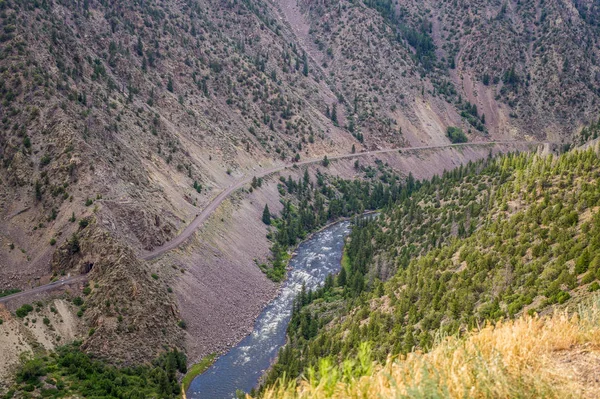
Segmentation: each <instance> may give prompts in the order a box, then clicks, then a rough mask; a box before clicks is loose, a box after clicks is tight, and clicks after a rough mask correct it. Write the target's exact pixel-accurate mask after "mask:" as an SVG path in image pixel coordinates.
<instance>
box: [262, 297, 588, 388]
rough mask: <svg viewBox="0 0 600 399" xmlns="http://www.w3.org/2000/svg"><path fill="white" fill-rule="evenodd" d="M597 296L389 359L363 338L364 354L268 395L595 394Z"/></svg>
mask: <svg viewBox="0 0 600 399" xmlns="http://www.w3.org/2000/svg"><path fill="white" fill-rule="evenodd" d="M599 298H600V297H595V298H594V299H593V300H591V301H590V302H588V303H587V304H585V305H583V306H580V308H579V309H578V312H577V313H575V314H573V313H571V314H569V313H567V312H566V311H560V312H559V311H557V312H555V313H554V314H553V315H552V316H547V317H537V316H536V317H530V316H524V317H522V318H520V319H517V320H513V321H506V322H499V323H497V324H496V325H494V326H491V325H490V326H487V327H485V328H482V329H480V330H478V331H473V332H471V333H469V334H468V335H467V336H465V337H463V338H454V337H451V338H447V339H444V340H443V341H442V342H440V343H439V344H437V345H436V346H435V347H434V348H433V349H432V350H431V351H430V352H429V353H426V354H421V353H410V354H409V355H408V356H407V357H406V358H405V359H402V360H401V359H388V361H387V363H386V364H385V365H384V366H381V365H377V364H374V363H372V362H370V360H369V353H368V352H369V351H368V347H367V346H366V345H363V347H361V351H360V355H359V356H358V359H355V360H347V361H345V362H344V363H343V364H342V365H340V366H338V365H335V366H334V365H333V364H332V363H331V361H329V360H322V361H321V362H320V365H319V367H318V369H317V370H311V371H310V372H309V375H308V376H307V377H306V378H305V379H303V380H302V381H301V382H300V383H296V381H289V380H288V381H282V380H280V382H279V383H278V384H277V385H275V386H273V387H271V388H269V389H267V390H266V392H265V393H264V396H263V397H264V398H267V399H275V398H277V399H291V398H459V397H460V398H573V397H590V398H592V397H596V398H597V397H600V384H599V383H598V382H595V383H594V382H593V381H594V379H593V378H592V379H589V378H588V375H586V374H589V373H590V372H593V373H595V374H596V376H597V375H598V373H599V370H598V366H597V365H598V363H597V362H598V359H600V355H599V354H600V300H599ZM586 359H587V362H586ZM593 359H595V360H593ZM586 364H588V365H590V364H591V365H592V369H591V370H585V365H586ZM594 364H595V366H596V367H595V368H593V365H594ZM586 381H587V382H586Z"/></svg>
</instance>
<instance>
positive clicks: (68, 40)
mask: <svg viewBox="0 0 600 399" xmlns="http://www.w3.org/2000/svg"><path fill="white" fill-rule="evenodd" d="M525 3H526V4H525ZM598 14H599V10H598V6H597V4H595V3H594V2H593V1H592V0H589V1H585V0H580V1H567V0H546V1H542V2H516V3H515V2H499V1H492V0H488V1H483V0H482V1H477V2H466V1H453V2H447V1H433V0H430V1H425V2H422V1H418V2H417V1H412V0H411V1H406V2H402V3H401V4H394V3H392V2H385V1H383V2H378V1H366V2H361V1H353V2H349V1H345V0H342V1H339V2H330V1H325V2H314V3H313V2H310V1H308V2H307V1H300V2H296V1H294V0H281V1H280V2H266V1H262V0H247V1H241V2H238V1H204V0H198V1H195V0H188V1H174V0H165V1H158V0H144V1H122V0H84V1H77V2H73V1H63V0H26V1H16V0H0V21H1V22H0V26H1V29H2V30H1V32H0V43H1V45H0V102H1V106H0V161H1V162H0V182H1V184H0V220H2V222H1V223H0V259H2V261H1V263H0V266H1V267H0V281H1V284H2V286H0V290H5V289H12V288H15V289H26V288H29V287H32V286H37V285H40V284H44V283H47V282H49V281H50V280H51V279H53V278H57V277H59V276H60V275H62V274H64V275H69V274H71V275H73V274H79V273H82V272H83V273H86V272H90V271H91V275H90V278H91V280H92V281H93V284H94V285H92V287H91V288H92V289H96V291H94V292H95V293H94V294H93V295H92V296H91V297H90V300H89V302H90V303H89V305H90V308H88V309H89V312H88V313H87V314H88V315H89V316H87V315H86V317H85V320H87V322H89V323H90V325H89V326H90V327H92V328H95V329H96V330H95V331H96V332H95V335H93V336H92V337H91V338H88V340H89V342H90V343H89V345H87V347H88V348H90V349H93V350H94V351H96V352H99V353H102V354H104V355H108V354H109V352H110V351H111V350H114V353H112V355H115V356H116V358H117V359H118V360H124V361H128V362H130V361H138V360H140V359H148V358H150V357H152V356H153V355H154V354H156V353H157V352H158V351H160V350H162V348H161V347H160V345H159V344H158V341H157V340H158V338H156V337H157V336H156V335H155V334H154V332H155V331H172V332H173V334H169V336H170V337H171V340H170V341H169V342H168V343H169V344H173V345H179V344H180V342H181V337H180V335H179V332H178V330H175V329H173V326H174V325H175V323H176V322H177V320H178V318H179V316H178V309H177V307H178V305H179V304H178V303H177V299H175V298H172V297H171V296H170V295H168V294H170V293H169V292H168V291H167V287H166V285H165V283H164V282H162V281H157V279H154V278H152V277H150V278H148V276H149V275H151V274H152V273H151V271H152V270H151V269H150V267H149V266H148V265H147V263H146V262H143V261H141V260H140V259H139V257H140V254H142V253H144V252H145V251H148V250H150V249H152V248H155V247H157V246H159V245H161V244H163V243H165V242H166V241H168V240H169V239H171V238H173V237H174V236H175V235H176V234H177V232H179V231H181V230H182V229H183V227H184V226H186V225H187V224H188V223H189V222H190V221H191V220H192V219H193V218H194V217H195V215H197V214H198V213H199V212H200V211H201V210H202V209H203V208H204V206H205V205H206V204H207V203H208V202H209V201H210V199H211V198H213V197H214V196H215V195H216V194H217V193H218V192H220V190H221V189H223V188H225V187H228V186H229V185H230V184H232V182H234V181H235V180H236V179H238V178H240V177H241V176H242V175H247V174H251V173H252V172H253V171H254V170H256V169H262V168H265V167H268V166H272V165H275V164H283V163H289V162H292V161H297V160H303V159H307V158H313V157H316V158H321V157H323V155H325V154H345V153H349V152H350V151H351V149H352V148H353V147H354V148H355V150H356V151H358V152H360V151H362V150H368V149H377V148H395V147H402V146H415V145H428V144H447V143H449V141H448V138H447V136H446V132H447V128H448V127H450V126H453V127H460V128H461V129H462V130H463V131H464V132H465V133H466V136H467V138H468V139H469V140H471V141H492V140H498V139H502V140H512V139H527V140H529V139H534V138H535V139H539V140H546V139H548V140H550V141H556V142H558V141H562V140H566V141H569V140H570V138H571V135H572V133H573V132H574V131H576V130H578V127H579V125H581V124H583V123H584V122H587V121H589V120H591V118H592V117H594V118H595V117H596V116H597V115H596V114H597V110H598V108H599V107H598V105H597V97H598V95H599V94H600V93H598V87H599V85H598V79H599V78H600V75H599V69H598V66H597V65H596V63H597V57H598V47H599V46H598V38H599V33H598V21H599V20H600V19H599V16H598ZM462 160H463V158H461V162H462ZM448 163H452V162H446V163H440V164H439V165H436V166H435V167H436V168H439V169H440V170H437V172H441V169H442V168H445V165H446V164H448ZM430 171H431V170H430V169H428V173H429V172H430ZM263 241H265V242H264V243H262V242H261V244H262V245H267V243H266V240H263ZM75 244H77V245H75ZM211 250H212V249H211ZM192 252H193V251H192ZM211 253H212V252H211ZM200 258H204V255H202V256H200ZM204 261H205V262H209V261H208V260H204ZM165 263H166V261H165ZM196 263H197V262H194V264H196ZM168 266H170V267H172V268H173V270H175V269H176V266H175V265H174V264H170V265H168ZM215 273H216V272H215ZM252 276H253V281H256V282H257V283H256V284H257V285H261V284H262V286H261V288H260V292H261V293H262V294H263V295H264V296H265V297H267V296H268V293H270V292H272V291H273V287H272V286H270V285H268V284H269V283H268V281H267V280H266V279H263V278H262V276H261V275H260V274H258V273H254V274H252ZM96 282H98V288H94V287H95V284H96ZM226 288H227V287H226ZM228 288H231V287H230V286H228ZM132 292H133V293H136V295H133V294H132V295H129V294H130V293H132ZM137 293H139V294H137ZM94 295H95V296H94ZM188 295H189V294H188ZM181 297H182V296H181V294H180V295H179V298H181ZM113 298H115V299H117V302H118V301H119V299H120V300H122V302H123V303H121V304H120V305H119V306H118V309H113V308H112V307H111V306H112V305H111V306H108V307H107V306H106V301H107V300H108V301H109V303H110V301H112V300H113ZM148 301H150V302H148ZM260 303H262V299H261V300H257V303H256V304H254V307H253V312H254V310H256V309H259V308H260ZM150 305H152V306H153V307H154V306H155V307H156V308H157V309H160V313H158V314H156V315H155V316H156V317H155V320H154V319H152V318H151V317H150V316H147V315H144V314H143V313H144V311H145V309H146V306H150ZM99 308H102V311H100V310H98V309H99ZM107 308H109V309H110V310H107ZM101 313H102V314H103V316H100V314H101ZM88 317H89V318H88ZM119 317H121V318H122V319H123V320H125V321H124V322H121V321H118V320H119ZM148 317H150V318H148ZM115 320H117V322H115ZM135 320H138V321H139V320H141V322H140V323H141V324H142V325H151V324H152V328H151V329H143V328H140V329H138V330H135V329H134V330H132V331H129V329H128V326H127V323H128V322H129V321H135ZM100 326H102V328H100ZM227 328H229V327H227ZM144 331H145V333H146V334H147V335H148V336H147V337H145V338H143V340H146V339H148V340H150V341H151V342H152V343H153V344H152V347H151V348H150V347H149V349H147V350H144V351H140V353H138V354H135V355H134V356H130V355H129V354H127V348H125V347H121V346H120V345H116V346H113V347H110V348H109V349H106V348H108V346H106V343H107V342H109V341H113V340H115V339H117V340H120V339H121V337H122V336H123V335H124V334H126V332H127V333H129V334H144ZM114 334H116V335H114ZM161 334H164V333H163V332H161ZM150 335H153V338H150V337H149V336H150ZM159 336H160V335H159ZM115 337H117V338H115ZM150 341H148V342H150ZM130 342H138V341H137V338H136V339H134V340H131V341H130ZM84 346H85V345H84ZM115 348H116V349H115Z"/></svg>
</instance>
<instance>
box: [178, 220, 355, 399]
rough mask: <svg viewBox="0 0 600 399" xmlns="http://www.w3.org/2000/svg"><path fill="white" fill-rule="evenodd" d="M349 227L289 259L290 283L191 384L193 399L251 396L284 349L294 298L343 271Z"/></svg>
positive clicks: (318, 237) (333, 229) (315, 239)
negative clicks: (248, 330)
mask: <svg viewBox="0 0 600 399" xmlns="http://www.w3.org/2000/svg"><path fill="white" fill-rule="evenodd" d="M349 233H350V222H349V221H344V222H340V223H336V224H334V225H332V226H329V227H327V228H326V229H324V230H322V231H320V232H318V233H316V234H314V235H313V236H312V237H311V238H309V239H308V240H306V241H304V242H303V243H301V244H300V245H299V246H298V248H297V250H296V254H295V255H294V257H292V259H290V262H289V266H290V267H291V270H290V271H289V272H288V278H287V280H286V281H285V283H284V284H283V287H282V288H281V291H280V293H279V295H278V296H277V297H276V298H275V299H274V300H273V301H272V302H271V303H269V304H268V305H267V306H266V307H265V309H264V310H263V311H262V313H261V314H260V315H259V317H258V319H257V320H256V323H255V324H254V330H253V331H252V333H251V334H250V335H248V336H247V337H246V338H244V339H243V340H242V341H241V342H240V343H239V344H238V345H237V346H235V347H233V348H232V349H231V350H230V351H229V352H227V353H226V354H225V355H223V356H221V357H220V358H219V359H217V361H216V362H215V363H214V364H213V365H212V366H211V367H210V368H209V369H208V370H206V371H205V372H204V373H203V374H201V375H199V376H197V377H196V378H195V379H194V380H193V381H192V383H191V385H190V387H189V389H188V391H187V393H186V395H187V397H188V398H190V399H230V398H235V397H236V396H235V393H236V390H238V389H240V390H242V391H244V392H249V391H250V390H251V389H252V388H254V387H256V385H257V384H258V381H259V379H260V377H261V376H262V375H263V373H264V372H265V371H266V370H267V369H268V368H269V366H270V365H271V363H272V362H273V361H274V359H275V357H276V356H277V353H278V351H279V348H281V347H282V346H283V345H284V344H285V338H286V330H287V325H288V323H289V321H290V317H291V314H292V305H293V303H294V298H295V297H296V295H297V294H298V293H299V292H300V289H301V288H302V284H303V283H304V284H306V288H307V289H314V288H317V287H318V286H319V285H321V284H322V283H323V282H324V281H325V278H326V277H327V275H328V274H331V273H337V272H338V271H339V270H340V261H341V258H342V250H343V248H344V238H345V237H346V236H347V235H348V234H349Z"/></svg>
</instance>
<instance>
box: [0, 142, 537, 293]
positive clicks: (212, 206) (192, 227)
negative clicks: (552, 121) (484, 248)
mask: <svg viewBox="0 0 600 399" xmlns="http://www.w3.org/2000/svg"><path fill="white" fill-rule="evenodd" d="M495 144H531V145H538V144H544V143H541V142H528V141H527V142H526V141H491V142H481V143H460V144H446V145H433V146H422V147H409V148H394V149H387V150H376V151H367V152H359V153H355V154H346V155H337V156H331V157H328V159H329V160H330V161H336V160H340V159H351V158H359V157H364V156H369V155H377V154H385V153H393V152H400V153H402V152H411V151H418V150H431V149H442V148H450V147H473V146H486V145H495ZM318 162H322V159H308V160H305V161H301V162H295V163H288V164H284V165H280V166H275V167H272V168H269V169H265V170H262V171H260V172H258V173H256V174H255V175H252V176H246V177H244V178H242V179H240V180H238V181H237V182H236V183H234V184H232V185H231V186H229V187H228V188H226V189H225V190H223V191H222V192H221V193H220V194H219V195H217V196H216V197H215V198H214V199H213V200H212V201H211V202H210V203H209V204H208V206H207V207H206V208H204V209H203V210H202V212H201V213H199V214H198V215H197V216H196V218H195V219H194V220H193V221H192V223H190V224H189V225H188V226H187V227H186V228H185V229H184V230H183V231H182V232H181V233H180V234H179V235H178V236H177V237H175V238H173V239H172V240H171V241H169V242H167V243H165V244H164V245H161V246H160V247H157V248H155V249H153V250H152V251H150V252H146V253H145V254H142V255H141V256H140V257H141V258H142V259H144V260H151V259H154V258H157V257H159V256H161V255H162V254H164V253H165V252H168V251H170V250H172V249H175V248H177V247H178V246H180V245H181V244H183V243H184V242H185V241H186V240H187V239H188V238H190V236H191V235H192V234H194V232H195V231H196V229H197V228H198V227H200V225H202V223H204V222H205V221H206V220H207V219H208V218H209V217H210V215H211V214H212V213H213V212H214V211H215V210H216V209H217V208H218V206H219V205H220V204H221V203H222V202H223V201H224V200H225V199H226V198H227V197H229V196H230V195H231V194H232V193H234V192H235V191H237V190H239V189H240V188H242V187H243V186H244V185H246V184H248V183H250V182H251V181H252V179H253V178H254V177H256V178H259V177H265V176H268V175H270V174H273V173H276V172H279V171H282V170H284V169H286V168H290V167H293V166H294V165H297V166H302V165H310V164H315V163H318ZM86 279H87V276H86V275H80V276H73V277H69V278H66V279H64V280H60V281H55V282H53V283H50V284H46V285H42V286H39V287H35V288H32V289H30V290H26V291H22V292H19V293H16V294H13V295H8V296H5V297H2V298H0V303H6V302H8V301H10V300H14V299H18V298H21V297H24V296H27V295H34V294H38V293H41V292H45V291H50V290H52V289H54V288H57V287H59V286H62V285H65V284H71V283H74V282H78V281H85V280H86Z"/></svg>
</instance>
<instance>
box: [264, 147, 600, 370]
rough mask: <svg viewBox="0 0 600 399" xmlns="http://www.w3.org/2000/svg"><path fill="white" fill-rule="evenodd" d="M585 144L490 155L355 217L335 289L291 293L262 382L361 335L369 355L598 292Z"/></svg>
mask: <svg viewBox="0 0 600 399" xmlns="http://www.w3.org/2000/svg"><path fill="white" fill-rule="evenodd" d="M597 151H598V147H596V148H595V149H589V150H586V151H575V152H570V153H566V154H564V155H562V156H560V157H554V156H547V157H540V156H536V155H517V156H506V157H500V158H498V159H496V160H492V161H489V162H486V163H476V164H472V165H470V166H469V167H467V168H459V169H457V170H455V171H454V172H450V173H446V174H445V175H444V176H443V177H441V178H434V179H432V180H431V181H430V182H429V181H428V182H424V183H422V184H420V183H418V182H417V183H413V184H414V185H416V186H418V187H419V188H418V189H417V190H415V191H414V192H413V194H412V195H410V196H407V197H406V198H405V199H403V200H401V201H399V202H398V203H397V204H396V205H395V206H390V207H389V209H387V210H385V211H384V212H383V213H382V215H381V216H380V217H379V218H378V219H377V220H376V221H373V222H366V221H360V222H358V223H357V225H356V227H354V229H353V231H352V233H351V235H350V238H349V242H348V245H347V248H346V255H347V259H346V261H345V264H344V270H343V271H342V273H340V275H339V276H338V278H337V283H336V285H335V286H328V287H325V288H324V289H322V290H320V291H319V292H317V293H315V294H312V295H308V296H304V297H300V299H299V302H298V305H297V308H296V310H295V313H294V315H293V316H292V321H291V323H290V328H289V334H290V343H291V344H290V345H288V346H287V347H286V348H285V349H283V350H282V352H281V354H280V358H279V363H278V364H276V365H275V366H274V368H273V370H272V371H271V373H270V376H269V379H268V381H269V382H274V381H275V380H276V378H278V377H280V376H281V375H282V374H283V373H284V372H285V373H286V374H287V375H288V376H296V375H298V374H299V373H301V372H306V371H307V369H308V367H310V366H315V365H317V364H318V363H319V361H321V359H324V358H325V359H330V360H331V361H334V362H340V361H342V360H344V359H350V358H352V357H353V356H356V355H357V354H358V352H359V348H360V344H361V343H364V342H368V343H369V344H370V346H371V347H372V355H373V358H374V359H376V360H378V361H380V362H384V361H385V359H386V358H387V357H388V356H390V355H397V354H406V353H410V352H412V351H414V350H415V349H418V350H422V351H427V350H429V349H430V348H431V347H432V345H433V343H434V342H435V341H436V340H437V339H439V337H440V336H446V335H453V334H457V333H458V334H460V333H461V332H464V331H465V330H468V329H472V328H475V327H477V326H481V325H484V324H485V323H487V322H490V321H491V322H494V321H497V320H499V319H501V318H512V317H514V316H518V315H521V314H534V313H547V312H551V311H552V309H553V307H555V306H560V305H563V304H565V305H575V304H577V303H578V302H579V301H581V300H582V299H583V298H586V297H587V296H588V295H589V293H590V292H594V291H597V290H598V289H600V285H599V283H598V279H599V278H600V275H599V273H598V266H599V264H600V263H599V262H600V255H599V251H600V245H599V243H600V242H599V241H598V237H600V235H599V230H598V228H597V226H598V225H599V224H598V219H599V217H600V214H599V213H598V200H599V198H600V197H599V195H600V191H599V190H598V187H599V186H598V175H599V171H600V158H599V156H598V152H597ZM408 184H410V182H409V183H408ZM388 276H391V278H389V280H387V277H388ZM381 278H383V279H384V280H387V281H386V282H385V283H382V282H381V280H380V279H381ZM309 298H310V299H309ZM436 337H437V338H436Z"/></svg>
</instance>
